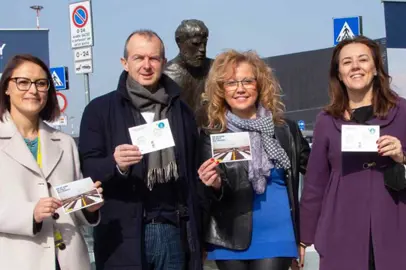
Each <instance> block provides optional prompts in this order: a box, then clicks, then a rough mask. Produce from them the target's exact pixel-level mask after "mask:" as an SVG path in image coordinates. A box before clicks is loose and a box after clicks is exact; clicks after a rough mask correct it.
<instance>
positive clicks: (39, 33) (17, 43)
mask: <svg viewBox="0 0 406 270" xmlns="http://www.w3.org/2000/svg"><path fill="white" fill-rule="evenodd" d="M48 33H49V30H48V29H40V30H37V29H0V74H1V73H3V69H4V67H5V65H6V64H7V62H8V60H9V59H10V58H11V57H13V56H14V55H16V54H21V53H28V54H32V55H34V56H37V57H39V58H40V59H41V60H42V61H44V62H45V63H46V64H47V65H48V66H49V41H48ZM0 76H1V75H0Z"/></svg>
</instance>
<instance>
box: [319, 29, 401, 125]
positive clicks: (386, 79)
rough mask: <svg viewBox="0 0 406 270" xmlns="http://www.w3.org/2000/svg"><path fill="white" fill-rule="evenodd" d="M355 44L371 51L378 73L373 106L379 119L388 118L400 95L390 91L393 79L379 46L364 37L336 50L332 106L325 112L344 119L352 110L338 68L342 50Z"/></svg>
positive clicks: (337, 47)
mask: <svg viewBox="0 0 406 270" xmlns="http://www.w3.org/2000/svg"><path fill="white" fill-rule="evenodd" d="M353 43H360V44H364V45H366V46H368V48H369V49H370V50H371V54H372V58H373V60H374V63H375V68H376V72H377V75H376V76H375V77H374V79H373V80H374V81H373V98H372V106H373V109H374V115H375V116H376V117H379V118H384V117H386V116H387V114H388V112H389V110H390V109H392V108H394V107H395V106H396V101H397V98H398V95H397V94H396V93H395V92H394V91H393V90H391V89H390V80H391V78H390V76H389V75H388V73H387V72H386V71H385V69H384V65H383V60H382V54H381V50H380V48H379V45H378V44H377V43H376V42H375V41H373V40H371V39H369V38H367V37H364V36H357V37H355V38H354V39H346V40H343V41H341V42H340V43H339V44H338V45H337V46H336V47H335V48H334V51H333V56H332V58H331V62H330V75H329V76H330V78H329V95H330V104H329V105H328V106H327V107H326V108H325V111H326V112H327V113H329V114H330V115H332V116H333V117H335V118H344V114H345V112H346V111H349V110H350V108H349V100H348V93H347V89H346V87H345V85H344V83H343V82H342V81H340V79H339V77H338V67H339V57H340V52H341V50H342V49H343V48H344V47H345V46H347V45H348V44H353Z"/></svg>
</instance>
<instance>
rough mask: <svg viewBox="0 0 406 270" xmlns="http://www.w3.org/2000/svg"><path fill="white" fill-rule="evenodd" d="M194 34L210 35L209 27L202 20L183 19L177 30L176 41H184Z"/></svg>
mask: <svg viewBox="0 0 406 270" xmlns="http://www.w3.org/2000/svg"><path fill="white" fill-rule="evenodd" d="M194 36H203V37H208V36H209V29H208V28H207V26H206V25H205V24H204V22H202V21H200V20H195V19H192V20H183V21H182V22H181V23H180V25H179V26H178V28H176V31H175V40H176V43H178V44H179V42H183V41H185V40H186V39H188V38H191V37H194Z"/></svg>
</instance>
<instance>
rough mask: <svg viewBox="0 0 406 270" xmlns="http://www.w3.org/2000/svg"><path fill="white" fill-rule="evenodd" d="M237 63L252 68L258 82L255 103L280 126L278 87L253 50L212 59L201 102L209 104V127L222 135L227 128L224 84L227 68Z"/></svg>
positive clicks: (264, 64) (281, 112) (227, 108)
mask: <svg viewBox="0 0 406 270" xmlns="http://www.w3.org/2000/svg"><path fill="white" fill-rule="evenodd" d="M240 63H248V64H250V65H251V66H252V69H253V72H254V76H255V78H256V80H257V89H258V102H260V103H261V105H262V106H264V108H265V109H267V110H270V111H271V112H272V114H273V120H274V122H275V123H279V124H280V123H283V122H284V121H283V119H282V116H283V112H284V108H285V107H284V105H283V103H282V102H281V99H280V95H281V88H280V86H279V82H278V81H277V79H276V77H275V76H274V74H273V72H272V70H271V68H270V67H269V66H267V64H266V63H265V62H264V61H263V60H262V59H261V58H260V57H259V56H258V54H257V53H255V52H254V51H247V52H237V51H235V50H228V51H226V52H223V53H221V54H219V55H218V56H217V57H216V59H215V60H214V62H213V64H212V66H211V68H210V71H209V74H208V77H207V81H206V85H205V92H204V93H203V95H202V98H203V102H205V101H206V102H207V103H208V108H207V114H208V122H209V123H208V126H209V128H215V129H218V130H220V131H221V132H223V131H225V130H226V128H227V123H226V118H225V114H226V111H227V110H229V109H230V108H229V106H228V104H227V102H226V101H225V91H224V86H223V84H224V81H225V80H226V79H227V78H226V76H227V75H229V74H228V73H227V72H228V71H229V68H230V67H233V68H235V67H236V66H237V65H238V64H240Z"/></svg>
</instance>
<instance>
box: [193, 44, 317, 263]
mask: <svg viewBox="0 0 406 270" xmlns="http://www.w3.org/2000/svg"><path fill="white" fill-rule="evenodd" d="M280 92H281V90H280V86H279V84H278V82H277V80H276V78H275V77H274V75H273V73H272V71H271V69H270V68H269V67H268V66H267V65H266V64H265V63H264V62H263V61H262V60H261V59H260V58H259V56H258V55H257V54H256V53H254V52H251V51H249V52H243V53H240V52H237V51H234V50H230V51H226V52H224V53H222V54H220V55H219V56H217V58H216V59H215V61H214V63H213V65H212V67H211V70H210V72H209V75H208V78H207V82H206V89H205V93H204V98H205V99H206V100H207V101H208V109H207V110H208V112H207V113H208V119H209V123H208V127H207V128H203V131H202V133H203V134H202V136H201V153H202V155H203V156H202V157H201V160H202V161H203V162H202V165H201V166H200V168H199V170H198V173H199V177H200V179H201V180H202V182H203V183H204V184H205V186H206V187H207V190H206V191H207V194H208V195H209V198H210V222H209V224H208V225H209V226H208V227H207V233H206V242H207V247H206V248H207V251H208V259H209V260H216V264H217V266H218V268H219V269H220V270H226V269H233V270H251V269H255V270H261V269H268V270H269V269H271V270H288V269H289V267H290V266H291V265H292V264H293V265H294V266H295V267H296V268H297V267H298V265H297V261H296V260H295V259H296V258H297V257H298V184H299V172H301V173H304V172H305V170H306V164H307V159H308V155H309V151H310V150H309V146H308V143H307V141H306V140H305V139H304V138H303V137H302V134H301V132H300V131H299V129H298V127H297V125H296V124H295V123H294V122H291V121H289V120H287V119H285V118H284V117H283V109H284V105H283V104H282V102H281V100H280ZM223 132H249V137H250V141H251V155H252V160H251V161H241V162H232V163H219V161H218V160H215V159H213V158H211V146H210V137H209V135H210V134H215V133H223Z"/></svg>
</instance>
